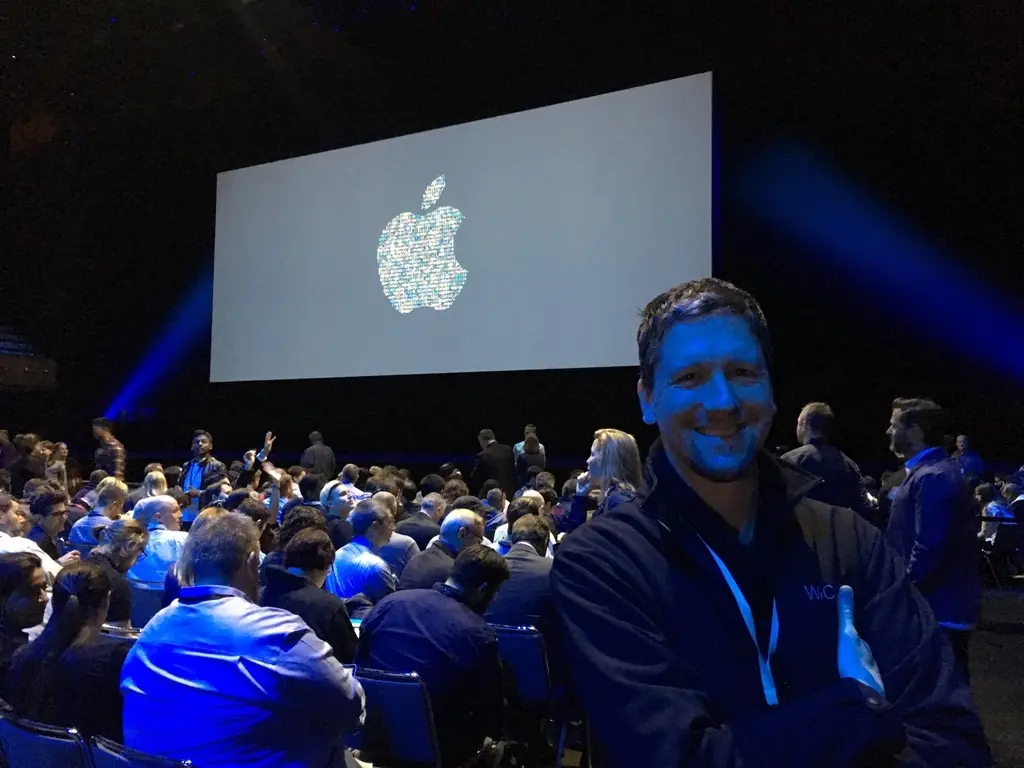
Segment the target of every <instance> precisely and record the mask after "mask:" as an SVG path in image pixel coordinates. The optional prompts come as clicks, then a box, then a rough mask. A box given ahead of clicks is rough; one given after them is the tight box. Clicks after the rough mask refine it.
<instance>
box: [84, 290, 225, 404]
mask: <svg viewBox="0 0 1024 768" xmlns="http://www.w3.org/2000/svg"><path fill="white" fill-rule="evenodd" d="M212 318H213V271H212V270H210V271H209V272H207V273H204V274H203V275H202V276H201V277H200V278H199V280H197V281H196V283H195V285H193V286H192V288H191V290H190V291H189V292H188V293H187V294H185V296H184V297H183V298H182V300H181V302H180V303H179V304H178V306H177V307H175V309H174V311H173V312H172V313H171V315H170V317H168V318H167V322H166V323H164V326H163V327H162V328H161V330H160V333H159V334H157V336H156V338H155V339H154V340H153V343H152V345H150V347H149V349H148V350H147V351H146V354H145V357H143V358H142V361H141V362H140V363H139V365H138V367H137V368H136V369H135V370H134V371H133V372H132V374H131V376H130V377H129V378H128V381H127V382H126V383H125V385H124V387H122V389H121V391H120V392H119V393H118V395H117V397H115V398H114V401H113V402H112V403H111V404H110V406H109V407H108V408H107V411H106V413H105V414H104V415H105V416H106V417H107V418H108V419H116V418H118V416H119V414H121V413H123V412H125V411H131V410H132V409H134V408H136V407H137V406H139V405H140V404H141V403H142V398H144V397H146V396H147V395H148V394H150V393H151V392H152V391H153V390H154V389H155V388H156V387H157V385H159V383H160V381H161V380H162V379H163V377H164V376H165V375H166V374H167V372H168V371H170V370H171V368H172V367H173V366H175V365H180V363H181V361H182V359H183V358H184V357H185V356H186V355H187V354H188V353H189V352H191V351H192V349H193V348H194V347H195V346H196V344H198V343H199V341H200V340H201V339H202V338H203V336H204V332H208V331H209V329H210V325H211V322H212Z"/></svg>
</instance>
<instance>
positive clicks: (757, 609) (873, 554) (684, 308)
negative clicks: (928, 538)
mask: <svg viewBox="0 0 1024 768" xmlns="http://www.w3.org/2000/svg"><path fill="white" fill-rule="evenodd" d="M637 341H638V347H639V358H640V379H639V382H638V385H637V392H638V395H639V400H640V406H641V412H642V414H643V420H644V422H645V423H647V424H657V425H658V427H659V430H660V432H661V436H660V439H659V440H658V441H657V442H656V443H655V444H654V446H653V447H652V448H651V451H650V455H649V457H648V460H647V464H646V468H645V471H644V483H643V487H642V488H641V489H640V491H639V493H638V495H637V498H636V499H635V500H633V501H630V502H626V503H624V504H621V505H619V506H618V507H616V508H615V509H612V510H610V511H608V512H605V513H604V514H602V515H599V516H596V517H594V518H593V519H591V520H590V521H589V522H588V523H587V524H586V525H584V526H581V527H580V529H579V530H577V531H576V532H574V533H573V534H572V535H570V536H567V537H566V538H565V541H564V542H563V543H562V545H561V548H560V549H559V553H558V556H557V557H556V558H555V562H554V565H553V568H552V572H551V582H552V590H553V593H554V597H555V603H556V610H557V611H558V613H559V617H560V619H561V625H562V628H563V631H564V634H565V639H566V656H567V658H568V659H569V666H570V673H571V676H572V680H573V682H574V683H575V687H576V688H577V690H578V694H579V699H580V700H581V701H582V702H583V703H584V706H585V708H586V711H587V715H588V717H589V720H590V722H591V724H592V730H593V733H594V734H595V741H596V744H595V747H596V751H597V752H598V753H599V755H600V756H602V757H607V758H608V760H607V764H609V765H637V766H684V765H686V766H689V765H692V766H698V765H699V766H716V767H721V768H725V767H726V766H737V767H738V766H746V767H748V768H749V767H752V766H780V765H785V766H791V767H792V766H821V765H829V766H832V767H833V768H840V767H842V766H859V765H893V764H897V763H898V764H901V765H919V766H926V765H927V766H954V765H955V766H978V765H990V764H991V756H990V753H989V749H988V744H987V742H986V740H985V735H984V732H983V730H982V727H981V722H980V720H979V718H978V715H977V712H976V711H975V709H974V707H973V704H972V701H971V696H970V691H969V688H968V686H967V682H966V680H965V679H964V677H963V676H962V675H961V674H959V672H958V671H957V669H956V667H955V666H954V664H953V655H952V651H951V649H950V647H949V643H948V641H947V640H946V638H945V636H944V634H943V633H942V631H941V630H940V629H939V627H938V625H937V624H936V622H935V619H934V617H933V615H932V613H931V610H930V609H929V608H928V605H927V603H926V602H925V600H924V599H923V598H922V597H921V595H920V594H919V593H918V592H917V590H916V589H915V588H914V587H913V585H912V583H911V580H910V579H909V578H908V576H907V573H906V569H905V568H904V566H903V564H902V563H901V562H900V561H899V559H898V558H897V557H896V555H895V554H894V553H893V552H892V550H891V549H889V548H888V546H887V545H886V543H885V540H884V537H883V535H882V533H881V532H880V531H879V530H878V529H876V528H874V527H873V526H871V525H870V524H869V523H867V522H866V521H865V520H863V519H862V518H860V517H859V516H858V515H857V514H855V513H854V512H852V511H850V510H847V509H842V508H838V507H831V506H829V505H827V504H824V503H822V502H818V501H814V500H812V499H809V498H807V496H806V494H807V491H808V490H809V489H810V488H811V487H813V486H814V484H815V483H816V482H817V480H816V479H815V478H813V477H811V476H810V475H808V474H806V473H804V472H802V471H800V470H798V469H796V468H793V467H791V466H788V465H782V464H779V463H778V462H776V461H775V460H774V459H773V458H772V457H771V456H770V455H768V454H766V453H765V452H764V450H763V447H764V442H765V439H766V438H767V436H768V432H769V429H770V427H771V423H772V419H773V417H774V415H775V410H776V408H775V403H774V396H773V389H772V382H771V376H770V365H771V343H770V339H769V335H768V328H767V323H766V321H765V319H764V315H763V314H762V312H761V309H760V307H759V306H758V304H757V302H756V301H755V300H754V298H753V297H751V296H750V295H749V294H747V293H745V292H743V291H741V290H739V289H738V288H736V287H735V286H733V285H731V284H729V283H726V282H723V281H721V280H717V279H714V278H705V279H702V280H696V281H692V282H689V283H684V284H682V285H680V286H678V287H676V288H674V289H672V290H670V291H667V292H666V293H664V294H662V295H660V296H658V297H657V298H655V299H654V300H653V301H651V302H650V303H649V304H648V305H647V307H646V309H645V310H644V313H643V319H642V322H641V325H640V329H639V332H638V334H637Z"/></svg>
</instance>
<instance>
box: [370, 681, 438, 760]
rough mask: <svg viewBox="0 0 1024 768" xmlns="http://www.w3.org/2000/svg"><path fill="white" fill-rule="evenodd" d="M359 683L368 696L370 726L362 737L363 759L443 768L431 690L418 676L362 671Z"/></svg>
mask: <svg viewBox="0 0 1024 768" xmlns="http://www.w3.org/2000/svg"><path fill="white" fill-rule="evenodd" d="M356 679H357V680H359V684H360V685H362V687H363V692H364V693H365V694H366V724H365V725H364V726H363V728H362V730H361V731H360V733H359V736H358V739H359V743H358V745H357V744H356V743H355V742H352V743H350V746H352V747H356V746H358V748H359V750H360V753H361V755H365V757H363V758H362V759H368V760H370V761H371V762H372V763H373V764H374V765H377V764H378V763H379V764H381V765H385V766H392V765H401V766H408V767H409V768H412V767H413V766H417V767H421V766H422V768H426V767H427V766H429V768H441V753H440V750H439V749H438V745H437V732H436V730H435V729H434V714H433V711H432V710H431V708H430V696H429V695H428V694H427V687H426V685H424V683H423V681H422V680H421V679H420V677H419V675H416V674H415V673H410V674H405V673H397V672H382V671H380V670H377V669H367V668H365V667H359V669H358V674H357V676H356Z"/></svg>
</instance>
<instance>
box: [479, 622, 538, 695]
mask: <svg viewBox="0 0 1024 768" xmlns="http://www.w3.org/2000/svg"><path fill="white" fill-rule="evenodd" d="M493 626H494V631H495V633H496V634H497V636H498V653H500V654H501V662H502V664H503V665H504V667H505V670H506V677H507V678H508V680H509V682H510V683H511V685H512V691H510V695H511V696H512V697H513V703H514V704H520V705H526V706H530V707H536V706H546V705H547V704H548V703H549V702H550V701H551V676H550V674H549V672H548V656H547V650H546V649H545V648H544V638H543V636H542V635H541V633H540V632H538V631H537V630H536V629H534V628H533V627H508V626H503V625H493Z"/></svg>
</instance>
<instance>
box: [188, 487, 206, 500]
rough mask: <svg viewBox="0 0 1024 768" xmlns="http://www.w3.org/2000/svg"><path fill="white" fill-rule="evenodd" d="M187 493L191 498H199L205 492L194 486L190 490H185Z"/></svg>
mask: <svg viewBox="0 0 1024 768" xmlns="http://www.w3.org/2000/svg"><path fill="white" fill-rule="evenodd" d="M185 495H186V496H188V497H189V498H190V499H198V498H199V497H200V496H202V495H203V492H202V491H200V490H199V489H198V488H193V489H191V490H189V491H185Z"/></svg>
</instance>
